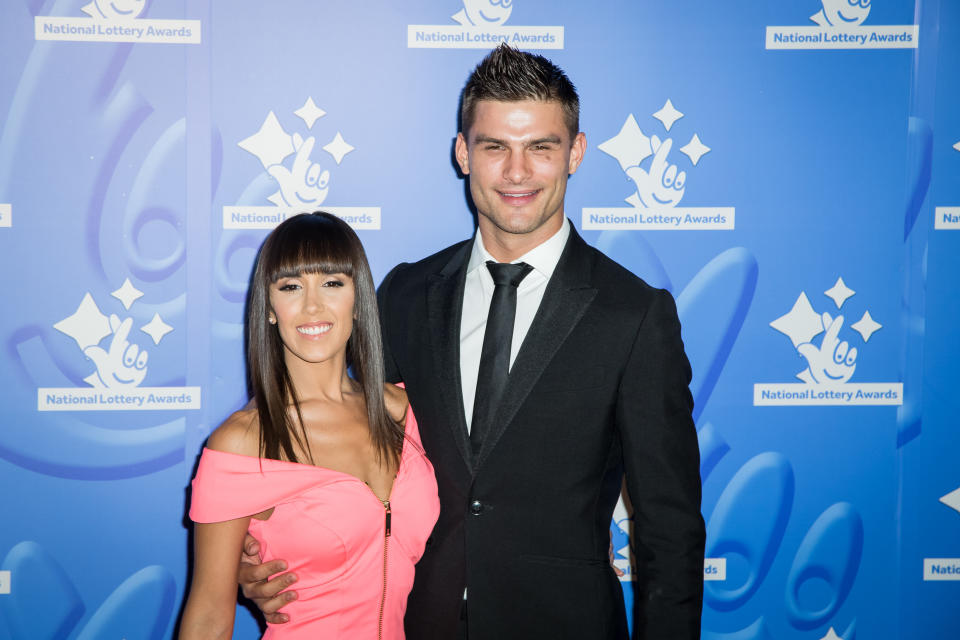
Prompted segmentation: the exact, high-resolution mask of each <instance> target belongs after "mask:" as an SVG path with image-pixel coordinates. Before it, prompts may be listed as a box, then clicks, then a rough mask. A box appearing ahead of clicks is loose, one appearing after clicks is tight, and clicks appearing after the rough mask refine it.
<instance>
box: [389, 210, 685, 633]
mask: <svg viewBox="0 0 960 640" xmlns="http://www.w3.org/2000/svg"><path fill="white" fill-rule="evenodd" d="M470 250H471V241H465V242H462V243H460V244H457V245H454V246H452V247H449V248H447V249H445V250H443V251H441V252H439V253H437V254H435V255H433V256H431V257H429V258H426V259H424V260H422V261H420V262H417V263H415V264H402V265H400V266H398V267H396V268H395V269H394V270H393V271H391V272H390V274H388V275H387V277H386V278H385V279H384V281H383V283H382V285H381V287H380V292H379V295H380V312H381V318H382V325H383V335H384V344H385V347H384V348H385V353H386V367H387V376H388V379H391V380H392V381H400V380H403V381H404V382H405V383H406V386H407V393H408V395H409V398H410V403H411V406H412V407H413V411H414V413H415V414H416V416H417V420H418V422H419V425H420V433H421V436H422V440H423V446H424V448H425V449H426V453H427V455H428V456H429V457H430V459H431V460H432V462H433V464H434V467H435V468H436V474H437V482H438V486H439V493H440V504H441V511H440V518H439V520H438V522H437V524H436V527H435V528H434V531H433V534H432V535H431V538H430V541H429V542H428V543H427V548H426V552H425V553H424V556H423V558H422V559H421V560H420V562H419V563H418V564H417V569H416V579H415V582H414V587H413V591H412V592H411V594H410V598H409V601H408V605H407V614H406V630H407V638H408V640H425V639H433V638H441V639H445V638H454V637H456V633H457V625H458V624H459V616H460V612H461V604H462V598H463V590H464V587H467V588H468V589H469V607H468V609H469V616H468V618H469V620H468V621H469V635H470V640H508V639H511V638H518V639H519V638H523V639H530V638H550V639H551V640H556V639H560V638H570V639H575V640H590V639H594V638H622V637H625V636H626V617H625V613H624V605H623V597H622V592H621V588H620V584H619V582H618V580H617V578H616V576H615V574H614V572H613V570H612V569H611V567H610V563H609V560H608V546H609V541H610V537H609V526H610V519H611V516H612V512H613V509H614V506H615V505H616V502H617V499H618V496H619V493H620V490H621V483H622V478H623V477H624V473H625V475H626V484H627V488H628V491H629V494H630V498H631V502H632V503H633V506H634V512H635V519H634V520H635V523H634V530H633V534H632V536H631V541H632V545H633V553H634V556H635V559H636V564H637V582H636V598H635V600H636V603H637V610H636V612H635V634H634V635H635V637H638V638H645V639H647V640H654V639H657V640H661V639H662V640H686V639H692V638H698V637H699V632H700V611H701V603H702V595H703V582H702V579H703V550H704V526H703V519H702V517H701V515H700V475H699V453H698V447H697V438H696V432H695V429H694V425H693V420H692V418H691V410H692V406H693V401H692V398H691V395H690V392H689V390H688V385H689V381H690V365H689V363H688V361H687V358H686V356H685V354H684V351H683V343H682V342H681V339H680V324H679V321H678V319H677V313H676V307H675V304H674V301H673V298H672V297H671V296H670V294H669V293H667V292H665V291H662V290H658V289H653V288H651V287H650V286H648V285H647V284H646V283H644V282H643V281H642V280H640V279H639V278H637V277H636V276H634V275H633V274H631V273H630V272H628V271H627V270H625V269H624V268H622V267H621V266H619V265H618V264H616V263H615V262H613V261H612V260H610V259H609V258H607V257H606V256H604V255H603V254H602V253H600V252H599V251H597V250H596V249H593V248H592V247H590V246H588V245H587V244H586V243H585V242H584V241H583V240H582V239H581V238H580V237H579V236H578V235H577V234H576V232H575V231H573V229H572V226H571V234H570V238H569V240H568V242H567V245H566V247H565V248H564V251H563V254H562V256H561V258H560V261H559V263H558V265H557V268H556V270H555V271H554V273H553V276H552V277H551V279H550V282H549V283H548V285H547V289H546V291H545V293H544V297H543V301H542V303H541V305H540V308H539V310H538V312H537V315H536V317H535V318H534V321H533V324H532V326H531V327H530V330H529V333H528V334H527V337H526V338H525V340H524V342H523V345H522V347H521V349H520V352H519V353H518V355H517V358H516V360H515V362H514V365H513V367H512V369H511V373H510V378H509V382H508V385H507V390H506V391H505V392H504V396H503V400H502V403H501V406H500V407H499V411H498V414H497V417H496V419H495V420H494V421H493V422H492V424H491V427H490V431H489V433H488V435H487V437H486V438H485V440H484V444H483V448H482V450H481V452H480V454H479V456H478V457H477V458H476V459H473V457H472V455H471V450H470V442H469V437H468V435H467V429H466V422H465V420H464V409H463V398H462V393H461V390H460V348H459V344H460V316H461V309H462V303H463V289H464V282H465V276H466V273H465V272H466V264H467V261H468V259H469V256H470Z"/></svg>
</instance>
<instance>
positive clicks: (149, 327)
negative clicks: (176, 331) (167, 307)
mask: <svg viewBox="0 0 960 640" xmlns="http://www.w3.org/2000/svg"><path fill="white" fill-rule="evenodd" d="M140 331H143V332H144V333H145V334H147V335H148V336H150V337H151V338H153V344H160V341H161V340H162V339H163V336H165V335H167V334H168V333H170V332H171V331H173V327H171V326H170V325H168V324H167V323H166V322H164V321H163V320H162V319H161V318H160V314H159V313H154V314H153V320H151V321H150V322H148V323H147V324H145V325H143V326H142V327H140Z"/></svg>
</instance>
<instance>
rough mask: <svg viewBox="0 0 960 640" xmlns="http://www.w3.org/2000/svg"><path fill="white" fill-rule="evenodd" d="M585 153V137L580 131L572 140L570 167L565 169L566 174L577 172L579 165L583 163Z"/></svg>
mask: <svg viewBox="0 0 960 640" xmlns="http://www.w3.org/2000/svg"><path fill="white" fill-rule="evenodd" d="M586 152H587V136H586V135H584V133H583V131H581V132H580V133H578V134H577V136H576V137H575V138H574V139H573V144H572V145H570V165H569V166H568V167H567V169H568V171H567V173H569V174H571V175H572V174H574V173H576V172H577V168H578V167H579V166H580V163H581V162H583V154H585V153H586Z"/></svg>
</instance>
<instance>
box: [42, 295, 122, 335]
mask: <svg viewBox="0 0 960 640" xmlns="http://www.w3.org/2000/svg"><path fill="white" fill-rule="evenodd" d="M53 328H54V329H56V330H57V331H60V332H62V333H65V334H67V335H68V336H70V337H71V338H73V339H74V340H76V341H77V346H78V347H80V349H86V348H87V347H92V346H93V345H95V344H99V343H100V341H101V340H103V339H104V338H105V337H107V336H108V335H110V334H111V333H113V329H111V328H110V319H109V318H107V316H105V315H103V313H102V312H101V311H100V309H99V307H97V303H96V302H94V301H93V296H91V295H90V292H87V294H86V295H85V296H83V300H81V301H80V306H79V307H77V310H76V311H74V312H73V315H72V316H69V317H67V318H64V319H63V320H61V321H60V322H58V323H57V324H55V325H53Z"/></svg>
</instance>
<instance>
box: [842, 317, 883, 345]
mask: <svg viewBox="0 0 960 640" xmlns="http://www.w3.org/2000/svg"><path fill="white" fill-rule="evenodd" d="M882 326H883V325H882V324H880V323H879V322H877V321H876V320H874V319H873V318H871V317H870V312H869V311H864V312H863V317H862V318H860V319H859V320H858V321H857V322H856V324H852V325H850V328H851V329H853V330H854V331H856V332H857V333H859V334H860V335H861V336H863V341H864V342H867V341H869V340H870V336H872V335H873V333H874V332H875V331H876V330H878V329H879V328H880V327H882Z"/></svg>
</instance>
